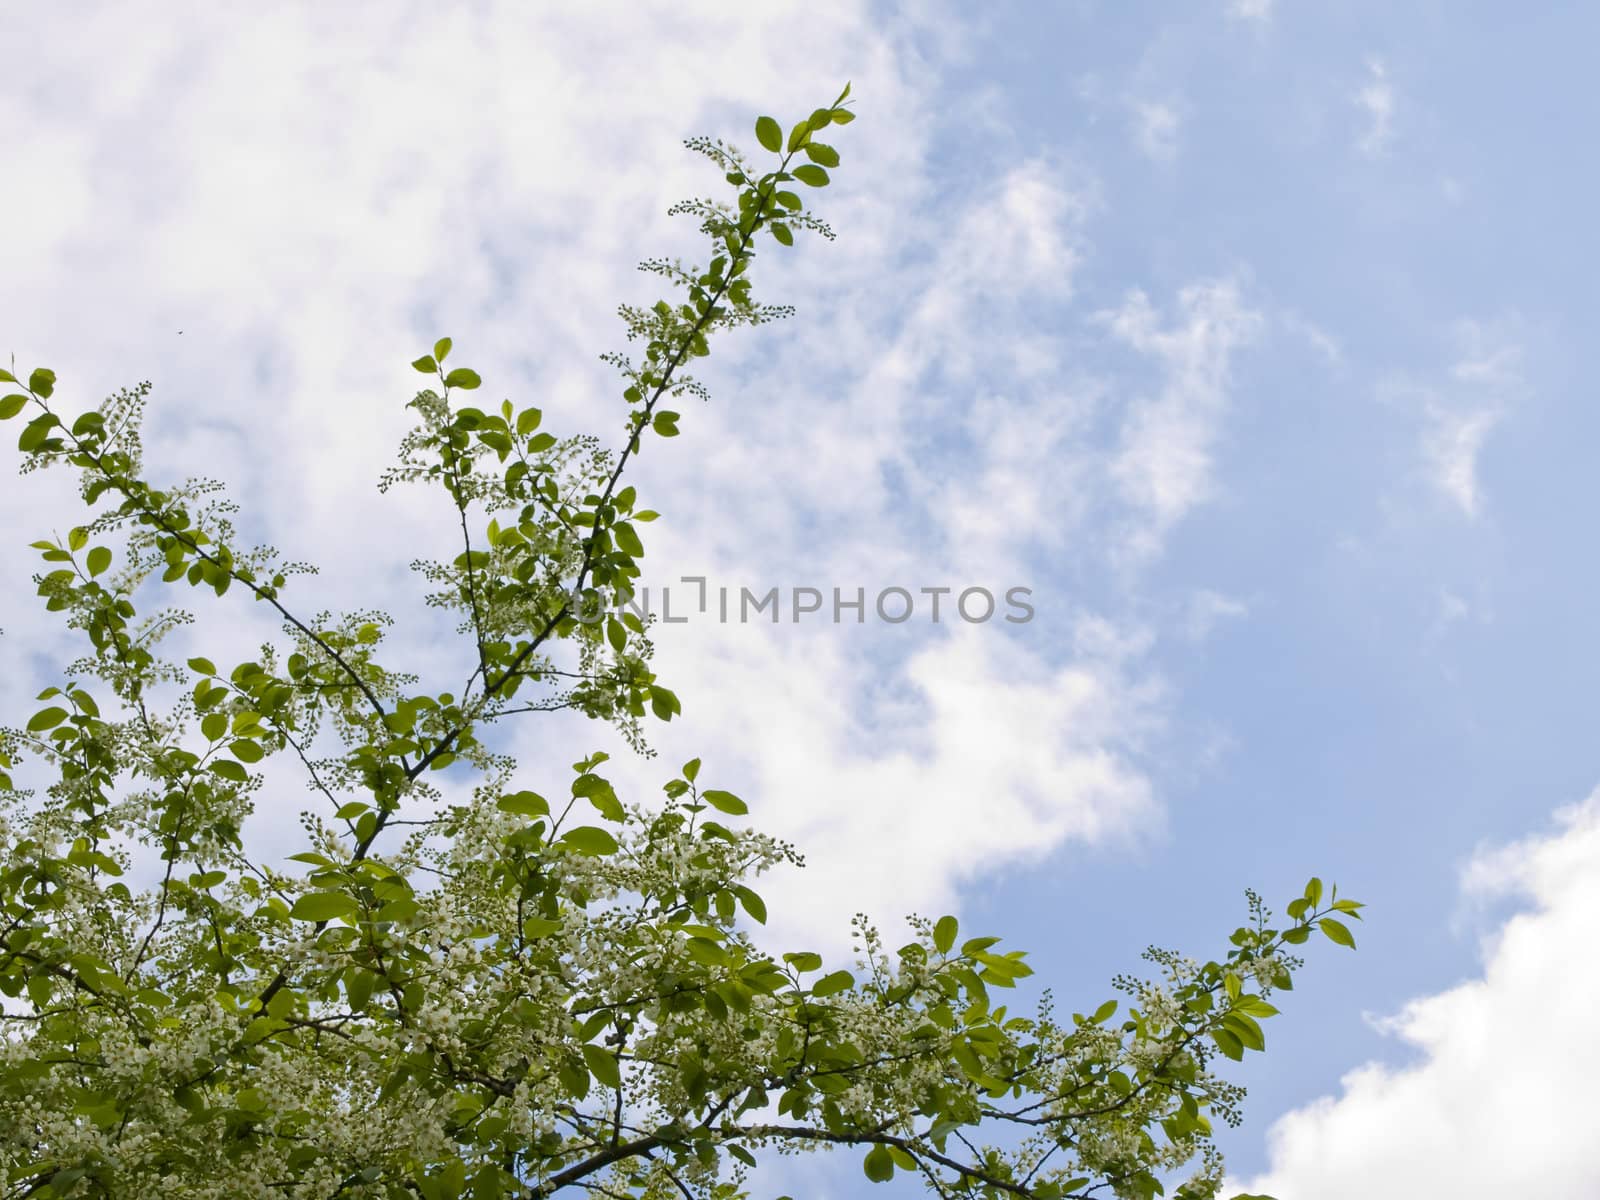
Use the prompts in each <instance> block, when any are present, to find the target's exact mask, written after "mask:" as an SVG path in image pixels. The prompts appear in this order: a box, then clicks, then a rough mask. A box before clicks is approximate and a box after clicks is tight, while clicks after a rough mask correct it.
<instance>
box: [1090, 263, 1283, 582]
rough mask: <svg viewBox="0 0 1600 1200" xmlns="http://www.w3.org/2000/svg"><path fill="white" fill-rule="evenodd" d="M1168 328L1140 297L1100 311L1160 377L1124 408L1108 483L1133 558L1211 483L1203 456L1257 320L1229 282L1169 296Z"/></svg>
mask: <svg viewBox="0 0 1600 1200" xmlns="http://www.w3.org/2000/svg"><path fill="white" fill-rule="evenodd" d="M1176 308H1177V311H1176V313H1175V315H1174V316H1173V318H1172V319H1171V321H1170V322H1168V321H1166V320H1164V319H1163V317H1162V315H1161V313H1160V312H1159V311H1158V310H1157V309H1156V307H1155V306H1154V305H1153V304H1152V303H1151V302H1150V298H1149V297H1148V296H1146V295H1145V294H1144V293H1143V292H1138V291H1136V292H1134V293H1132V294H1131V295H1129V297H1128V298H1127V300H1126V301H1125V302H1124V303H1123V305H1122V306H1121V307H1120V308H1118V309H1116V310H1114V311H1109V312H1105V313H1102V314H1100V319H1101V320H1102V321H1103V322H1104V323H1105V324H1106V325H1107V327H1108V328H1109V329H1110V330H1111V332H1112V333H1113V334H1114V335H1115V337H1116V338H1117V339H1118V340H1120V341H1122V342H1123V343H1125V344H1126V345H1128V346H1130V347H1131V348H1133V349H1134V350H1137V351H1139V352H1141V353H1142V354H1145V355H1147V356H1148V357H1149V358H1150V359H1151V360H1152V361H1153V362H1154V363H1155V364H1156V365H1157V367H1158V368H1159V370H1160V372H1161V378H1162V381H1161V385H1160V387H1159V388H1158V389H1157V391H1156V392H1155V394H1154V395H1151V396H1146V397H1143V398H1141V399H1139V400H1136V401H1135V402H1133V403H1132V404H1131V405H1130V406H1129V407H1128V409H1127V414H1126V416H1125V418H1124V419H1123V422H1122V431H1121V439H1120V443H1121V444H1120V446H1119V449H1118V451H1117V454H1116V456H1115V458H1114V459H1113V460H1112V462H1111V464H1110V468H1109V472H1110V478H1111V481H1112V483H1113V485H1114V486H1115V488H1116V489H1117V491H1118V493H1119V494H1120V495H1121V497H1122V499H1123V501H1124V502H1125V503H1126V504H1127V505H1128V506H1129V508H1130V509H1131V510H1132V511H1133V514H1134V517H1133V518H1132V519H1131V520H1129V521H1128V522H1126V524H1125V541H1124V543H1123V552H1124V556H1125V557H1126V558H1127V559H1129V560H1131V561H1142V560H1145V559H1147V558H1148V557H1149V556H1150V555H1152V554H1153V553H1154V552H1155V551H1156V550H1157V549H1159V547H1160V545H1161V543H1162V541H1163V539H1164V538H1165V537H1166V535H1167V533H1168V531H1169V530H1171V528H1172V527H1173V526H1174V525H1176V524H1177V522H1179V521H1180V520H1182V519H1183V517H1184V516H1185V515H1186V514H1187V513H1188V512H1189V511H1190V510H1191V509H1193V508H1194V507H1195V506H1196V505H1198V504H1200V503H1201V502H1203V501H1204V500H1205V499H1206V498H1207V497H1208V496H1209V495H1210V494H1211V490H1212V486H1213V479H1212V451H1213V447H1214V445H1215V443H1216V440H1217V437H1218V434H1219V428H1220V424H1221V421H1222V418H1223V416H1224V414H1225V412H1226V409H1227V405H1228V398H1229V397H1228V384H1229V381H1230V374H1231V364H1232V360H1233V355H1234V354H1235V352H1236V351H1237V350H1239V349H1240V348H1241V347H1242V346H1244V345H1245V344H1246V343H1248V342H1249V341H1250V340H1251V339H1252V338H1253V337H1255V336H1256V334H1257V332H1258V330H1259V329H1260V327H1261V324H1262V318H1261V315H1260V314H1259V313H1258V312H1256V311H1255V310H1254V309H1252V308H1250V307H1249V306H1248V305H1246V304H1245V302H1244V300H1243V298H1242V296H1241V295H1240V292H1239V287H1238V285H1237V284H1236V283H1234V282H1233V281H1232V280H1216V281H1212V282H1208V283H1203V284H1194V285H1191V286H1189V287H1186V288H1184V289H1183V290H1182V291H1181V292H1180V293H1179V295H1178V300H1177V306H1176Z"/></svg>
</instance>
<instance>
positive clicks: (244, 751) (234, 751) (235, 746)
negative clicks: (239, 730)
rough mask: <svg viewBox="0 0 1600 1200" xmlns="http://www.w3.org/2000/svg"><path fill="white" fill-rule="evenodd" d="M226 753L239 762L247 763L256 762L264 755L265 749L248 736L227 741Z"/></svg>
mask: <svg viewBox="0 0 1600 1200" xmlns="http://www.w3.org/2000/svg"><path fill="white" fill-rule="evenodd" d="M228 753H229V754H231V755H233V756H234V757H235V758H237V759H238V760H239V761H240V762H247V763H258V762H260V761H261V760H262V759H263V758H265V757H266V751H265V750H263V749H262V748H261V745H260V743H258V742H254V741H252V740H251V739H249V738H234V739H233V741H231V742H229V743H228Z"/></svg>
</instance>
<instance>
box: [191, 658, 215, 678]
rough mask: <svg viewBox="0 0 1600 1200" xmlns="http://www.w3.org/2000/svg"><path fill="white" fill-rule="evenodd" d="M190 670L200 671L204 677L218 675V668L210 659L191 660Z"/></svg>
mask: <svg viewBox="0 0 1600 1200" xmlns="http://www.w3.org/2000/svg"><path fill="white" fill-rule="evenodd" d="M189 669H190V670H191V671H199V672H200V674H202V675H215V674H216V673H217V668H216V666H215V665H214V664H213V663H212V661H211V660H210V659H209V658H191V659H190V660H189Z"/></svg>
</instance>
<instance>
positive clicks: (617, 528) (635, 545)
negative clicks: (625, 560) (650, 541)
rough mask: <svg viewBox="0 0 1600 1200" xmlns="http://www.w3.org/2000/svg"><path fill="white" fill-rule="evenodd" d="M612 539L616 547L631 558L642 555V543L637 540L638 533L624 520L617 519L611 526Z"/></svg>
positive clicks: (641, 556)
mask: <svg viewBox="0 0 1600 1200" xmlns="http://www.w3.org/2000/svg"><path fill="white" fill-rule="evenodd" d="M611 537H612V540H613V541H615V542H616V543H617V549H618V550H621V551H622V552H623V553H624V554H626V555H628V556H629V557H631V558H643V557H644V543H643V542H641V541H640V540H639V535H638V534H637V533H636V532H634V528H633V526H632V525H629V524H628V523H627V522H626V521H619V522H618V523H617V524H615V525H613V526H612V527H611Z"/></svg>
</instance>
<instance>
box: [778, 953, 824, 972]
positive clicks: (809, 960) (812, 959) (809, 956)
mask: <svg viewBox="0 0 1600 1200" xmlns="http://www.w3.org/2000/svg"><path fill="white" fill-rule="evenodd" d="M783 961H784V962H786V963H788V964H789V965H790V966H791V967H793V968H794V969H795V970H796V971H815V970H817V969H818V968H819V967H821V966H822V955H820V954H813V953H812V952H811V951H809V950H796V951H795V952H794V953H792V954H785V955H784V956H783Z"/></svg>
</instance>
